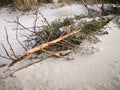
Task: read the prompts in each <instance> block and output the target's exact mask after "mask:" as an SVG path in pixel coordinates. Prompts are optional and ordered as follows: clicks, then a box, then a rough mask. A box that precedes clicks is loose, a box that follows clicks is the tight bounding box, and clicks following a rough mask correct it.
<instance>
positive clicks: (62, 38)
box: [26, 30, 81, 56]
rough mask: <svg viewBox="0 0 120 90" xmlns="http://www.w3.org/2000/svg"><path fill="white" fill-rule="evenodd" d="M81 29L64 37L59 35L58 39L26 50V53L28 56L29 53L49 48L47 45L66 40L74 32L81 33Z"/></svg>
mask: <svg viewBox="0 0 120 90" xmlns="http://www.w3.org/2000/svg"><path fill="white" fill-rule="evenodd" d="M80 31H81V30H76V31H74V32H71V33H69V34H67V35H64V36H62V37H59V38H57V39H55V40H53V41H50V42H47V43H44V44H42V45H40V46H37V47H35V48H33V49H31V50H28V51H27V52H26V55H27V56H28V55H30V54H33V53H36V52H38V51H44V49H45V48H47V47H49V46H51V45H53V44H55V43H57V42H60V41H61V40H64V39H65V38H67V37H69V36H71V35H73V34H77V33H79V32H80Z"/></svg>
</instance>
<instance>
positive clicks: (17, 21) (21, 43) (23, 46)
mask: <svg viewBox="0 0 120 90" xmlns="http://www.w3.org/2000/svg"><path fill="white" fill-rule="evenodd" d="M18 21H19V18H18V17H17V22H18ZM16 28H17V29H16V40H17V41H18V43H19V44H20V45H21V46H22V47H23V48H24V49H25V50H26V51H27V49H26V47H25V46H24V45H23V44H22V43H21V42H20V40H19V39H18V23H17V27H16Z"/></svg>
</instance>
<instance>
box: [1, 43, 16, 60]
mask: <svg viewBox="0 0 120 90" xmlns="http://www.w3.org/2000/svg"><path fill="white" fill-rule="evenodd" d="M1 45H2V47H3V49H4V50H5V53H6V55H7V56H8V57H9V58H10V59H11V60H15V59H14V58H12V57H11V55H10V54H9V53H8V51H7V49H6V48H5V46H4V45H3V44H2V43H1Z"/></svg>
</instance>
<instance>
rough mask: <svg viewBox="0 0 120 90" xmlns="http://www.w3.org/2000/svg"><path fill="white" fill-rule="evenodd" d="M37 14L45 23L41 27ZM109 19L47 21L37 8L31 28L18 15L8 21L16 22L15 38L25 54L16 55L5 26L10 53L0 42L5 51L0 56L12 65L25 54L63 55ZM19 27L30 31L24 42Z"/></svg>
mask: <svg viewBox="0 0 120 90" xmlns="http://www.w3.org/2000/svg"><path fill="white" fill-rule="evenodd" d="M38 14H40V15H41V16H42V18H43V20H44V22H45V23H46V24H47V25H45V26H42V27H40V26H37V22H38ZM109 21H110V20H104V22H103V21H102V22H97V21H96V22H95V21H91V22H89V23H87V22H86V23H78V24H77V26H76V24H75V23H74V20H73V18H64V19H61V20H56V21H53V22H52V23H49V22H48V21H47V19H46V18H45V17H44V15H43V14H42V13H41V12H40V11H39V10H36V13H35V19H34V26H33V27H32V28H27V27H25V26H24V25H23V24H21V23H20V21H19V17H17V19H16V20H15V21H13V22H10V23H15V24H16V40H17V41H18V43H19V44H20V45H21V46H22V47H23V49H24V50H25V54H23V55H16V53H15V51H14V49H13V47H12V45H11V44H10V41H9V36H8V33H7V29H6V28H5V31H6V41H7V43H8V45H9V47H10V50H11V52H12V54H11V53H9V52H8V50H7V49H6V47H5V45H3V44H2V43H1V45H2V47H3V49H4V51H5V52H6V56H2V55H0V57H2V58H5V59H9V60H12V63H10V65H9V66H12V65H14V64H15V63H17V62H18V61H21V60H23V59H24V58H26V57H27V56H30V55H33V54H38V55H39V54H41V53H42V52H45V53H48V54H51V55H53V56H56V57H63V56H64V55H66V54H67V53H69V52H65V51H67V50H75V49H76V47H77V46H78V45H80V43H81V42H82V41H83V40H84V39H86V38H87V37H88V36H90V35H92V34H91V33H95V32H99V30H100V29H101V28H102V27H103V26H104V25H106V24H107V23H108V22H109ZM19 27H22V29H23V30H27V31H29V32H31V34H30V35H25V37H27V39H26V40H25V41H24V42H25V43H26V44H23V42H21V41H20V40H19V37H18V31H19V30H21V28H19ZM25 45H26V46H25ZM61 51H63V52H61ZM63 53H64V54H63Z"/></svg>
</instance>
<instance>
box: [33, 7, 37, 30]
mask: <svg viewBox="0 0 120 90" xmlns="http://www.w3.org/2000/svg"><path fill="white" fill-rule="evenodd" d="M37 20H38V8H37V10H36V12H35V20H34V23H33V24H34V27H33V28H34V32H35V31H36V28H37Z"/></svg>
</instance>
